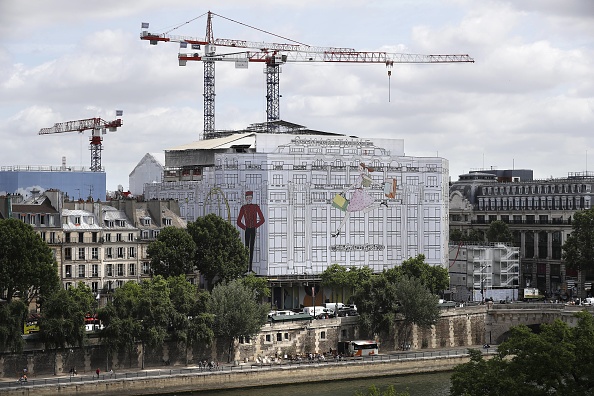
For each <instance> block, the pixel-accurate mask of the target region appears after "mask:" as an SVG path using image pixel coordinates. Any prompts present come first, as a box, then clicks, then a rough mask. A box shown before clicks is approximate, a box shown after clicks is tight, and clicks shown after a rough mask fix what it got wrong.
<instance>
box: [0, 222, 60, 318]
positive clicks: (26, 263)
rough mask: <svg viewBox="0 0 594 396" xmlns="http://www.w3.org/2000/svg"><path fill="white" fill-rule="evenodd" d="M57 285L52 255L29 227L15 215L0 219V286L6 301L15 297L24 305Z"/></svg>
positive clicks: (54, 262)
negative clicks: (14, 217)
mask: <svg viewBox="0 0 594 396" xmlns="http://www.w3.org/2000/svg"><path fill="white" fill-rule="evenodd" d="M59 286H60V278H59V276H58V264H57V263H56V260H55V259H54V255H53V253H52V251H51V249H50V248H49V247H48V245H47V244H46V243H45V242H44V241H42V240H41V238H40V237H39V235H37V234H36V233H35V231H34V230H33V228H32V227H31V226H30V225H28V224H25V223H23V222H22V221H19V220H15V219H6V220H0V290H1V291H5V295H6V299H7V301H8V302H9V303H10V302H11V301H12V300H13V299H14V298H19V299H21V300H23V301H24V302H25V304H26V305H27V306H28V305H29V304H30V303H31V301H33V300H34V299H36V298H39V297H40V296H42V295H46V294H50V293H52V292H53V291H55V290H57V289H58V288H59ZM24 319H25V318H23V320H24Z"/></svg>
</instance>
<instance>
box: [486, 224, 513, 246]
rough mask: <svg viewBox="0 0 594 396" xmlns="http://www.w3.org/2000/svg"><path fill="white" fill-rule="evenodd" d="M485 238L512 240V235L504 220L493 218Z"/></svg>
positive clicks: (502, 240) (493, 240)
mask: <svg viewBox="0 0 594 396" xmlns="http://www.w3.org/2000/svg"><path fill="white" fill-rule="evenodd" d="M487 240H488V241H489V242H512V241H513V240H514V237H513V235H512V233H511V231H510V230H509V226H508V225H507V223H506V222H504V221H501V220H495V221H493V222H491V224H490V225H489V229H488V230H487Z"/></svg>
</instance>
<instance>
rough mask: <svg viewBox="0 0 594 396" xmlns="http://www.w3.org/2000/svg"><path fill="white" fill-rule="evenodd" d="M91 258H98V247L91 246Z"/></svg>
mask: <svg viewBox="0 0 594 396" xmlns="http://www.w3.org/2000/svg"><path fill="white" fill-rule="evenodd" d="M91 258H92V259H93V260H99V248H96V247H94V248H91Z"/></svg>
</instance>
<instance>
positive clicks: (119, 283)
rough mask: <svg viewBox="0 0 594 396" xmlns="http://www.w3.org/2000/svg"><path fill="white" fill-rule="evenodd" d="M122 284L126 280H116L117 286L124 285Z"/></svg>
mask: <svg viewBox="0 0 594 396" xmlns="http://www.w3.org/2000/svg"><path fill="white" fill-rule="evenodd" d="M122 286H124V281H121V280H119V281H116V287H122Z"/></svg>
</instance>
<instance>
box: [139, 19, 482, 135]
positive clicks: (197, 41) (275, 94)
mask: <svg viewBox="0 0 594 396" xmlns="http://www.w3.org/2000/svg"><path fill="white" fill-rule="evenodd" d="M207 14H208V17H207V25H206V38H196V37H187V36H173V35H169V34H167V33H165V34H151V33H149V32H148V31H147V30H143V31H142V32H141V35H140V38H141V39H142V40H148V41H150V43H151V44H153V45H156V44H157V43H158V42H176V43H179V44H180V49H182V48H187V47H188V45H190V46H191V49H193V50H200V49H201V46H204V52H203V53H200V52H194V51H193V52H191V53H181V52H180V53H179V54H178V60H179V65H180V66H185V65H186V63H187V62H188V61H202V62H204V133H205V134H209V133H211V132H214V98H215V92H214V62H215V61H231V62H235V67H236V68H247V67H248V63H249V62H260V63H264V64H265V74H266V119H267V121H268V125H272V124H271V122H273V121H277V120H279V119H280V90H279V80H280V66H281V65H283V64H285V63H287V62H330V63H376V64H377V63H381V64H384V65H385V66H386V67H387V68H390V69H391V68H392V66H393V65H394V64H395V63H460V62H465V63H474V59H472V58H471V57H470V56H468V55H421V54H404V53H388V52H382V51H356V50H355V49H353V48H341V47H314V46H309V45H305V44H302V43H298V42H294V43H286V44H280V43H263V42H250V41H246V40H234V39H214V38H213V33H212V15H217V16H219V17H222V16H221V15H218V14H214V13H212V12H210V11H209V12H208V13H207ZM222 18H225V19H228V20H231V19H229V18H226V17H222ZM231 21H233V20H231ZM233 22H236V21H233ZM246 26H247V25H246ZM148 27H149V24H148V23H143V24H142V28H143V29H148ZM257 30H260V29H257ZM278 37H280V36H278ZM216 46H223V47H233V48H250V49H257V51H245V52H238V53H229V54H216V53H215V51H216ZM390 76H391V71H390V70H388V77H390Z"/></svg>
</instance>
